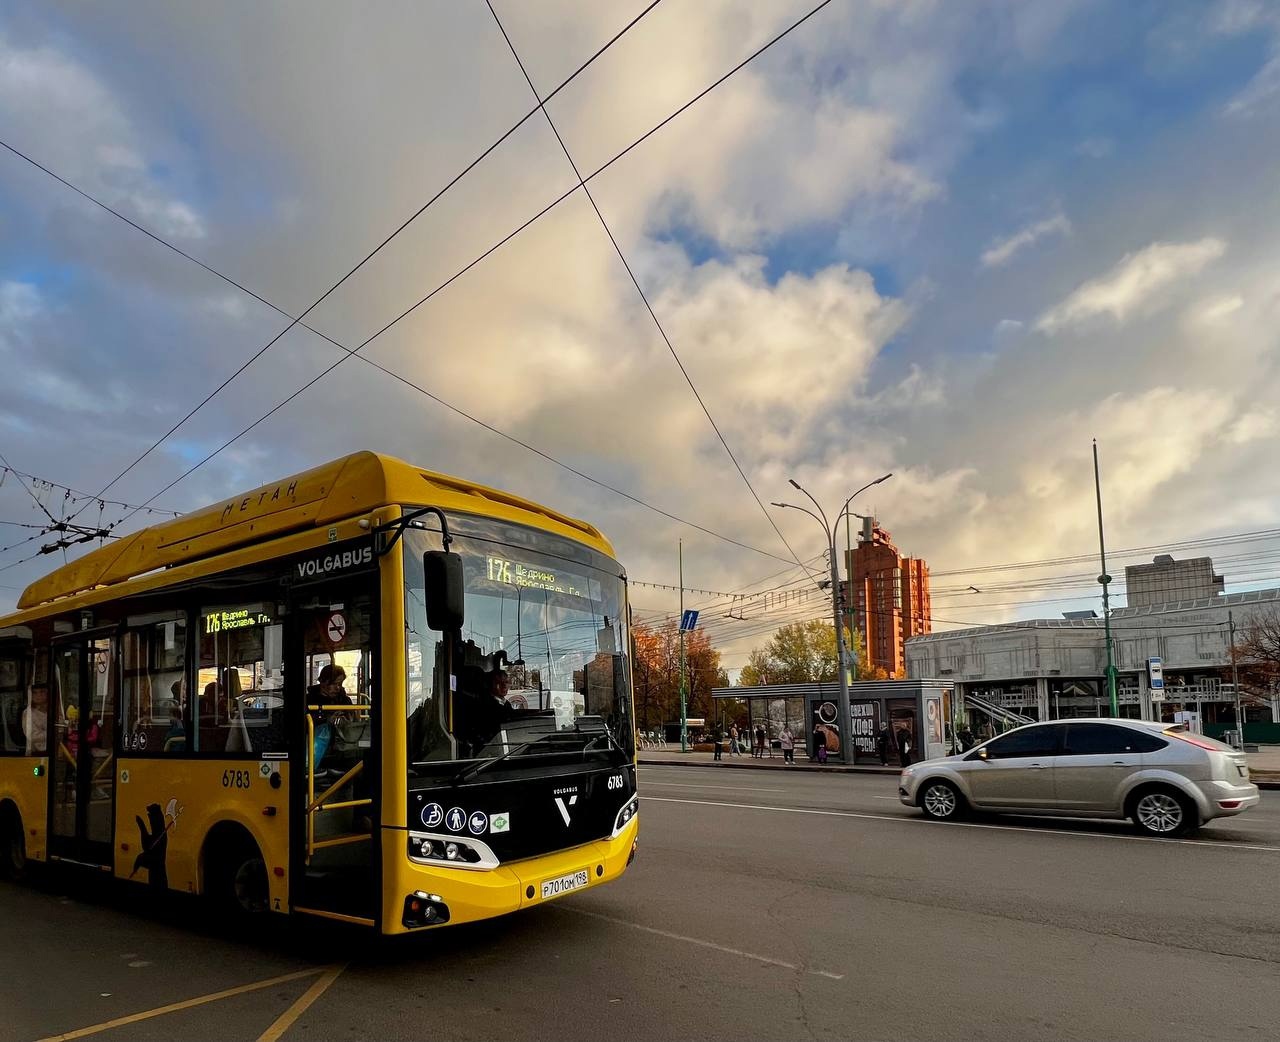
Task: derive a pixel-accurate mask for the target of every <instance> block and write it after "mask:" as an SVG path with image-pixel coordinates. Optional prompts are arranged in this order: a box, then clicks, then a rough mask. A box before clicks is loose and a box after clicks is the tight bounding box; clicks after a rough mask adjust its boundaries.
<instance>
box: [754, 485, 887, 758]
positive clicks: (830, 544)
mask: <svg viewBox="0 0 1280 1042" xmlns="http://www.w3.org/2000/svg"><path fill="white" fill-rule="evenodd" d="M891 477H893V472H892V471H890V472H889V473H888V474H885V475H884V476H883V477H878V478H876V479H875V481H869V482H867V484H865V485H863V486H862V488H860V489H858V490H857V491H856V492H854V493H853V495H851V496H850V497H849V498H848V499H846V500H845V501H844V506H843V507H841V508H840V513H839V514H836V519H835V523H834V524H832V523H831V522H830V521H829V520H828V519H827V512H826V511H825V510H823V509H822V507H821V505H820V504H819V503H818V501H817V500H816V499H814V498H813V496H811V495H810V494H809V493H808V492H807V491H806V490H805V489H804V487H803V486H801V484H800V483H799V482H798V481H796V479H795V478H789V479H788V482H789V484H790V485H791V487H792V488H794V489H795V490H796V491H797V492H799V493H801V494H802V495H803V496H804V497H805V498H806V499H808V500H809V502H810V503H812V504H813V505H814V506H815V507H816V508H817V511H818V512H817V513H816V514H815V513H814V512H813V511H812V510H810V509H809V508H808V507H798V506H796V505H795V504H794V503H774V504H772V505H773V506H775V507H779V508H784V509H791V510H799V511H800V512H801V513H803V514H808V515H809V516H810V517H811V518H813V519H814V520H815V521H817V522H818V524H820V525H821V526H822V534H823V536H824V537H825V538H826V540H827V553H828V554H830V555H831V556H830V565H831V569H830V575H831V579H830V582H831V620H832V622H834V623H835V627H836V668H837V669H838V670H839V671H840V758H841V759H842V760H843V761H844V762H845V763H853V762H854V754H853V720H852V718H851V717H850V715H849V673H848V671H847V670H846V669H845V653H844V620H843V619H841V618H840V572H839V568H838V566H837V563H836V552H837V551H836V533H837V532H838V531H839V529H840V517H841V514H843V513H844V512H845V511H846V510H848V509H849V504H850V503H852V502H853V501H854V499H855V498H856V497H858V496H860V495H861V494H862V493H863V492H865V491H866V490H867V489H869V488H870V487H871V486H872V485H878V484H880V482H882V481H888V480H889V478H891Z"/></svg>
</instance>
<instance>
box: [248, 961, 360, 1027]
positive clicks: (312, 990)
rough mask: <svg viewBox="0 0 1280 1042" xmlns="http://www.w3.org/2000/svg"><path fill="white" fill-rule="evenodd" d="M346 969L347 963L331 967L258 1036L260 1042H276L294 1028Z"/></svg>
mask: <svg viewBox="0 0 1280 1042" xmlns="http://www.w3.org/2000/svg"><path fill="white" fill-rule="evenodd" d="M346 968H347V965H346V963H343V964H342V965H341V966H330V967H329V968H328V969H326V970H325V971H324V972H323V973H322V974H321V975H320V979H319V980H317V981H315V982H314V983H313V984H312V985H311V987H309V988H308V989H307V990H306V991H305V992H304V993H303V994H302V996H301V997H300V998H299V999H298V1000H297V1001H296V1002H295V1003H294V1004H293V1005H292V1006H290V1007H289V1008H288V1009H287V1010H285V1011H284V1012H283V1013H281V1014H280V1016H278V1017H276V1019H275V1022H274V1023H273V1024H272V1025H271V1026H270V1027H269V1028H267V1030H266V1031H264V1032H263V1033H262V1034H261V1035H259V1036H258V1042H276V1040H277V1039H278V1038H280V1036H281V1035H283V1034H284V1033H285V1032H286V1031H288V1030H289V1028H291V1027H292V1026H293V1022H294V1021H295V1020H297V1019H298V1018H299V1017H300V1016H302V1014H304V1013H305V1012H306V1011H307V1010H308V1008H310V1006H311V1004H312V1003H313V1002H315V1000H316V999H318V998H319V997H320V996H321V995H323V994H324V993H325V991H326V990H327V989H328V987H329V985H331V984H332V983H333V982H334V981H336V980H337V979H338V977H339V976H341V974H342V971H343V970H345V969H346Z"/></svg>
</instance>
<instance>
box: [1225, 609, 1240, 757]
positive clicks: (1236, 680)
mask: <svg viewBox="0 0 1280 1042" xmlns="http://www.w3.org/2000/svg"><path fill="white" fill-rule="evenodd" d="M1227 627H1228V628H1229V629H1230V631H1231V687H1232V689H1233V690H1234V691H1235V695H1236V730H1237V731H1238V732H1239V734H1240V749H1241V751H1243V750H1244V716H1243V715H1242V714H1241V710H1240V671H1239V670H1238V669H1237V668H1236V620H1235V613H1234V612H1231V611H1228V612H1227Z"/></svg>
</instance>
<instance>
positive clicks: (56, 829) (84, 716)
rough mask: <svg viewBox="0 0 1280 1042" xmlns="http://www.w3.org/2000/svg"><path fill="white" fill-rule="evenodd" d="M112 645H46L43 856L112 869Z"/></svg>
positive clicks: (104, 639)
mask: <svg viewBox="0 0 1280 1042" xmlns="http://www.w3.org/2000/svg"><path fill="white" fill-rule="evenodd" d="M113 643H114V641H113V639H112V638H111V637H109V636H101V637H96V638H92V637H85V636H84V635H82V634H77V635H76V636H75V637H72V638H68V639H67V640H60V641H57V642H56V643H55V644H54V645H53V669H52V677H51V679H52V690H53V697H52V699H51V701H50V705H49V713H50V715H51V716H52V717H53V722H54V726H53V732H54V733H53V746H52V748H51V750H50V757H49V761H50V769H49V856H50V857H51V858H56V859H58V860H62V861H74V862H77V863H80V864H88V865H94V866H100V867H105V866H109V865H110V864H111V829H112V821H113V812H114V806H115V773H116V772H115V712H116V707H115V699H116V671H115V668H114V667H115V657H114V655H113Z"/></svg>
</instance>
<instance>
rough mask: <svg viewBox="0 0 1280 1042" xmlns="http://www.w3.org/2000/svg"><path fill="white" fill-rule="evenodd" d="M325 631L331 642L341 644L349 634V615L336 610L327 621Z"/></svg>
mask: <svg viewBox="0 0 1280 1042" xmlns="http://www.w3.org/2000/svg"><path fill="white" fill-rule="evenodd" d="M325 633H326V634H327V635H328V637H329V642H330V643H331V644H341V643H342V641H343V640H344V639H345V637H346V635H347V617H346V616H345V615H343V614H342V612H340V611H335V612H334V613H333V614H332V615H330V616H329V621H328V622H327V623H325Z"/></svg>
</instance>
